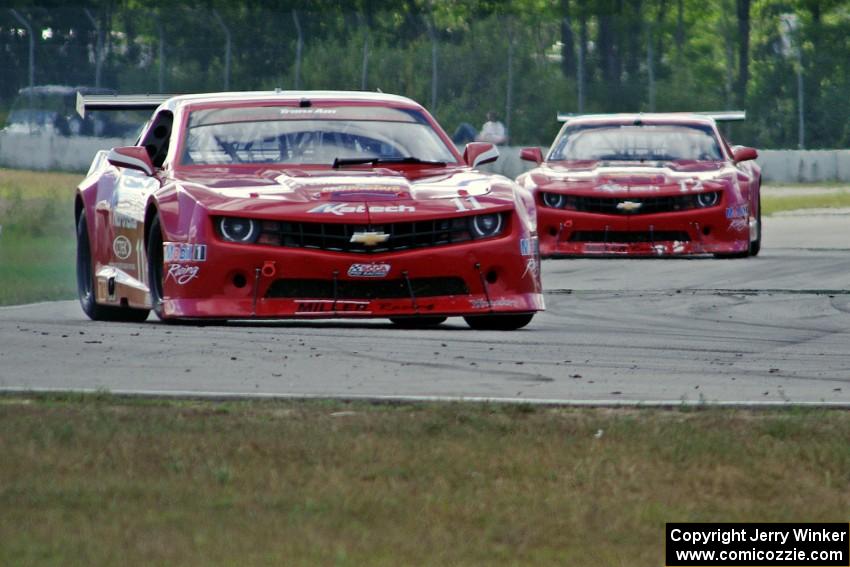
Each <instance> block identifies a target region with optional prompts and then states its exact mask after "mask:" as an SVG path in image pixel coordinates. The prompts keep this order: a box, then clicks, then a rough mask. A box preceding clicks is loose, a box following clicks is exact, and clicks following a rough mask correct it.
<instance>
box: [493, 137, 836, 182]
mask: <svg viewBox="0 0 850 567" xmlns="http://www.w3.org/2000/svg"><path fill="white" fill-rule="evenodd" d="M519 150H520V148H519V147H512V146H500V147H499V159H498V161H496V163H494V164H489V165H486V166H484V167H483V168H482V169H486V170H487V171H492V172H494V173H501V174H502V175H505V176H507V177H511V178H513V177H516V176H517V175H519V174H520V173H522V172H523V171H528V170H529V169H531V168H532V167H533V164H531V163H529V162H526V161H522V160H520V159H519ZM545 151H546V150H545V148H544V152H545ZM756 162H757V163H758V164H759V165H760V166H761V170H762V178H763V180H764V181H765V182H770V183H813V182H819V181H833V182H850V150H759V157H758V159H757V160H756Z"/></svg>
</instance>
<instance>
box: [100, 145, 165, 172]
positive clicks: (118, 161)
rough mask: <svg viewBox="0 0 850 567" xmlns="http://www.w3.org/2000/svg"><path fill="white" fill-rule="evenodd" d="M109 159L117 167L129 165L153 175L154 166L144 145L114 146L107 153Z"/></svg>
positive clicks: (128, 166)
mask: <svg viewBox="0 0 850 567" xmlns="http://www.w3.org/2000/svg"><path fill="white" fill-rule="evenodd" d="M106 159H107V161H109V163H111V164H112V165H114V166H115V167H127V168H129V169H135V170H137V171H141V172H142V173H144V174H145V175H148V176H150V175H153V172H154V167H153V162H152V161H151V157H150V156H149V155H148V151H147V150H146V149H145V148H143V147H142V146H125V147H122V148H112V149H111V150H109V153H108V154H107V155H106Z"/></svg>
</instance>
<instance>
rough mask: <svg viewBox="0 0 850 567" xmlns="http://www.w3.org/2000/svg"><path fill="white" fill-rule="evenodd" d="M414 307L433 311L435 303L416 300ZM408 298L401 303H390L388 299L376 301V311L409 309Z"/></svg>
mask: <svg viewBox="0 0 850 567" xmlns="http://www.w3.org/2000/svg"><path fill="white" fill-rule="evenodd" d="M416 307H417V309H419V311H420V312H422V311H433V310H434V309H435V308H436V305H435V304H433V303H419V302H418V301H417V302H416ZM410 309H411V307H410V300H409V299H405V300H403V303H401V304H399V303H391V302H389V301H383V302H381V303H378V311H385V312H386V311H410Z"/></svg>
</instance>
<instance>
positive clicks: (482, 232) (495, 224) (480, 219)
mask: <svg viewBox="0 0 850 567" xmlns="http://www.w3.org/2000/svg"><path fill="white" fill-rule="evenodd" d="M469 224H470V230H471V231H472V236H473V237H474V238H487V237H489V236H496V235H497V234H499V233H500V232H502V215H501V214H499V213H494V214H489V215H476V216H474V217H472V220H471V222H470V223H469Z"/></svg>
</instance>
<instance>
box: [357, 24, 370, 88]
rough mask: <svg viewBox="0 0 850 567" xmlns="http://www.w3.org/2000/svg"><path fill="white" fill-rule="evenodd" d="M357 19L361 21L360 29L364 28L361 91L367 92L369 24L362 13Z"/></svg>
mask: <svg viewBox="0 0 850 567" xmlns="http://www.w3.org/2000/svg"><path fill="white" fill-rule="evenodd" d="M357 19H358V20H359V21H360V27H362V28H363V63H362V65H361V67H360V90H361V91H365V90H366V84H367V82H368V81H367V79H368V77H369V22H368V21H367V20H366V18H364V17H363V14H360V13H358V14H357Z"/></svg>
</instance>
